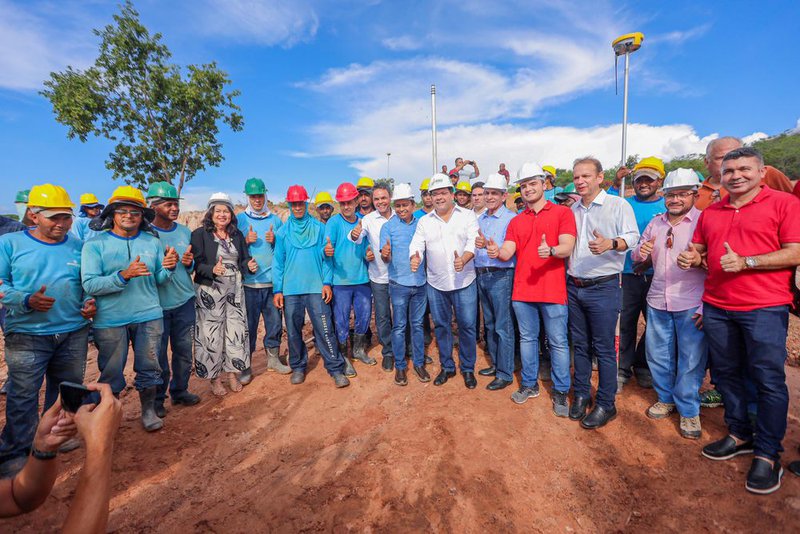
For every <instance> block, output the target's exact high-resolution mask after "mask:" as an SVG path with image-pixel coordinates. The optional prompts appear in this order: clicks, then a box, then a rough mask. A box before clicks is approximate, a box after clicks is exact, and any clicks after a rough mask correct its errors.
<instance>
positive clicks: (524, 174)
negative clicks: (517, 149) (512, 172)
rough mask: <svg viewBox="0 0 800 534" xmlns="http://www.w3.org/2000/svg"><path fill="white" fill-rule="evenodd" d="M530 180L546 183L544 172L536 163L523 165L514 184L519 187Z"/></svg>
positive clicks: (530, 162) (529, 162) (531, 162)
mask: <svg viewBox="0 0 800 534" xmlns="http://www.w3.org/2000/svg"><path fill="white" fill-rule="evenodd" d="M528 180H542V181H544V170H543V169H542V167H541V166H540V165H539V164H538V163H536V162H534V161H527V162H525V163H523V164H522V167H520V169H519V170H518V171H517V179H516V180H514V183H515V184H518V185H519V184H521V183H522V182H526V181H528Z"/></svg>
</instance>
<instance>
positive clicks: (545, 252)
mask: <svg viewBox="0 0 800 534" xmlns="http://www.w3.org/2000/svg"><path fill="white" fill-rule="evenodd" d="M536 251H537V252H538V253H539V257H540V258H549V257H550V256H552V254H550V247H549V246H548V245H547V237H546V236H545V235H544V234H542V242H541V243H539V248H537V249H536Z"/></svg>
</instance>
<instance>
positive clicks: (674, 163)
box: [664, 154, 708, 176]
mask: <svg viewBox="0 0 800 534" xmlns="http://www.w3.org/2000/svg"><path fill="white" fill-rule="evenodd" d="M678 168H684V169H693V170H695V171H697V172H699V173H700V174H702V175H703V176H705V175H706V174H708V170H707V169H706V163H705V160H704V159H703V156H701V155H699V154H688V155H685V156H678V157H675V158H672V159H671V160H669V161H666V162H664V172H671V171H674V170H675V169H678Z"/></svg>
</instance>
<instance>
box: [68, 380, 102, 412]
mask: <svg viewBox="0 0 800 534" xmlns="http://www.w3.org/2000/svg"><path fill="white" fill-rule="evenodd" d="M58 389H59V392H60V393H61V407H62V408H63V409H64V411H65V412H69V413H72V414H74V413H75V412H77V411H78V409H79V408H80V407H81V406H83V405H84V404H97V403H98V402H100V394H99V393H98V392H96V391H92V390H91V389H89V388H87V387H86V386H84V385H83V384H76V383H74V382H61V384H60V385H59V386H58Z"/></svg>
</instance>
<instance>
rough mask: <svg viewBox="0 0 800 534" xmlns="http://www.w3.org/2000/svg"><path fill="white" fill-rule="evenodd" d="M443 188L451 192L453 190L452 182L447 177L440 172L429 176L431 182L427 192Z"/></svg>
mask: <svg viewBox="0 0 800 534" xmlns="http://www.w3.org/2000/svg"><path fill="white" fill-rule="evenodd" d="M445 188H446V189H449V190H451V191H452V190H453V182H451V181H450V177H449V176H447V175H446V174H442V173H440V172H439V173H436V174H434V175H433V176H431V181H430V183H429V184H428V191H433V190H435V189H445Z"/></svg>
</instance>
